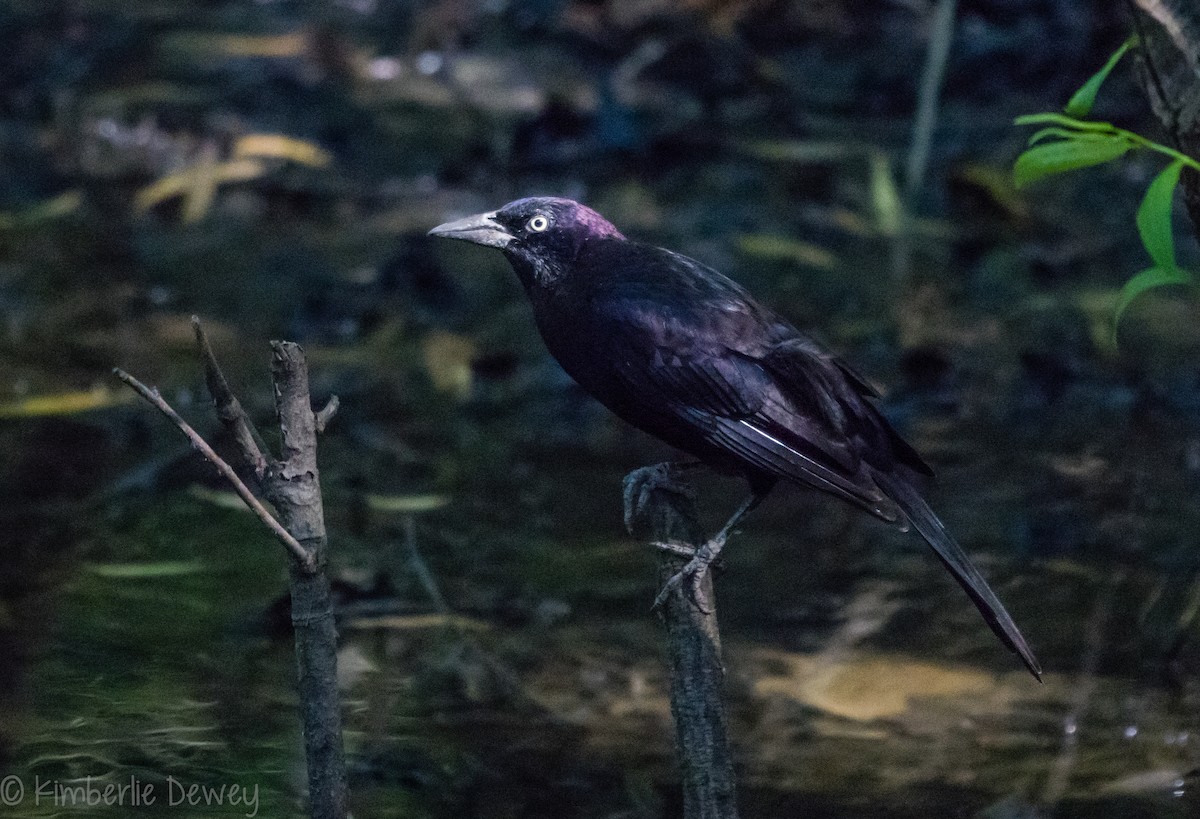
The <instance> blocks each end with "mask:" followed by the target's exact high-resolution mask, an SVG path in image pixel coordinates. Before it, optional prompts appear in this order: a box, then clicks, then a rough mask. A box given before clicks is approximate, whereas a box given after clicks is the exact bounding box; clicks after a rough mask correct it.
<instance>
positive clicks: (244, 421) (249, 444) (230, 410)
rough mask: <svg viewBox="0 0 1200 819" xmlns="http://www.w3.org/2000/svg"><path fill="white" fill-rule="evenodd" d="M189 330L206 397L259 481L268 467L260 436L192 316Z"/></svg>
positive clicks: (198, 322)
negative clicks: (199, 361)
mask: <svg viewBox="0 0 1200 819" xmlns="http://www.w3.org/2000/svg"><path fill="white" fill-rule="evenodd" d="M192 329H194V330H195V332H196V346H198V347H199V348H200V357H201V358H202V359H204V380H205V382H206V383H207V384H208V393H209V395H211V396H212V399H213V407H214V409H215V410H216V413H217V418H219V419H220V420H221V423H222V424H224V425H225V428H226V429H228V430H229V431H230V432H231V433H232V434H233V440H234V441H235V442H236V443H237V445H238V449H240V450H241V451H242V457H243V458H245V459H246V463H248V464H249V465H250V467H251V469H253V470H254V476H255V477H256V478H258V479H259V480H262V477H263V475H265V474H266V472H267V468H268V467H269V466H270V463H269V462H268V460H267V456H266V454H265V453H266V452H267V451H268V450H267V445H266V444H265V443H263V439H262V436H261V435H259V434H258V430H257V429H255V428H254V424H253V423H252V422H251V421H250V418H249V416H247V415H246V410H245V409H243V408H242V404H241V402H240V401H238V400H237V396H235V395H234V394H233V390H232V389H230V387H229V382H228V381H226V380H225V373H223V372H221V366H220V365H219V364H217V357H216V356H215V355H214V354H213V350H212V345H211V344H209V343H208V336H207V335H205V333H204V328H203V327H201V326H200V318H199V317H198V316H192Z"/></svg>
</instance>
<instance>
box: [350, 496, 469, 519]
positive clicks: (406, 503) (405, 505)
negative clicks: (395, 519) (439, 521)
mask: <svg viewBox="0 0 1200 819" xmlns="http://www.w3.org/2000/svg"><path fill="white" fill-rule="evenodd" d="M448 503H450V498H449V497H447V496H446V495H367V508H368V509H374V510H375V511H376V512H391V513H393V514H401V515H415V514H417V513H419V512H432V511H433V510H435V509H441V508H442V507H443V506H446V505H447V504H448Z"/></svg>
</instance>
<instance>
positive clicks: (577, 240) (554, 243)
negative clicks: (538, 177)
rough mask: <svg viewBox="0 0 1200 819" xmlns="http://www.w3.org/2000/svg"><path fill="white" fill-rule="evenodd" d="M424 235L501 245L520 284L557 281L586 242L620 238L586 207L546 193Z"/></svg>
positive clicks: (610, 224) (619, 235) (527, 286)
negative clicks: (519, 278) (518, 277)
mask: <svg viewBox="0 0 1200 819" xmlns="http://www.w3.org/2000/svg"><path fill="white" fill-rule="evenodd" d="M429 235H430V236H443V237H445V238H447V239H462V240H464V241H467V242H473V243H475V244H477V245H486V246H487V247H498V248H500V249H502V250H503V251H504V255H506V256H507V257H508V259H509V261H510V262H512V265H513V267H514V268H515V269H516V271H517V275H519V276H520V277H521V281H522V282H523V283H524V284H525V286H526V288H530V287H533V286H535V285H538V284H541V285H548V284H550V283H551V282H553V281H554V280H556V279H558V278H559V277H560V276H561V275H562V274H563V272H564V271H565V270H566V269H567V268H568V266H569V265H570V263H571V262H573V261H574V260H575V257H576V255H578V253H579V249H580V248H581V247H583V246H584V244H585V243H587V242H588V241H593V240H598V239H624V238H625V237H624V236H622V235H621V232H620V231H619V230H617V229H616V228H615V227H613V226H612V223H610V222H609V221H608V220H607V219H605V218H604V217H603V216H601V215H600V214H598V213H596V211H594V210H592V209H591V208H589V207H586V206H585V205H581V204H579V203H578V202H573V201H571V200H570V199H559V198H556V197H550V196H543V197H531V198H529V199H518V200H516V201H515V202H509V203H508V204H507V205H505V206H504V207H502V208H500V210H495V211H491V212H489V213H481V214H478V215H476V216H469V217H467V218H466V219H459V220H458V221H455V222H447V223H446V224H444V225H438V226H437V227H435V228H434V229H433V230H431V231H429Z"/></svg>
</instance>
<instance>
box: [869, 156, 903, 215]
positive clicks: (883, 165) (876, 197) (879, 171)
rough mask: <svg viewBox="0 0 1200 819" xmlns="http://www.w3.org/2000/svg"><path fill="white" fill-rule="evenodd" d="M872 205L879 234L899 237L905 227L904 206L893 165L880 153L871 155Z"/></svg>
mask: <svg viewBox="0 0 1200 819" xmlns="http://www.w3.org/2000/svg"><path fill="white" fill-rule="evenodd" d="M871 205H872V208H873V210H874V211H875V225H876V227H878V228H879V232H880V233H881V234H882V235H884V236H899V235H900V231H901V229H902V228H903V226H904V204H903V202H902V201H901V199H900V191H899V189H897V188H896V180H895V179H894V178H893V177H892V168H891V164H890V163H889V162H888V158H887V156H886V155H884V154H883V153H880V152H879V151H875V152H873V153H872V154H871Z"/></svg>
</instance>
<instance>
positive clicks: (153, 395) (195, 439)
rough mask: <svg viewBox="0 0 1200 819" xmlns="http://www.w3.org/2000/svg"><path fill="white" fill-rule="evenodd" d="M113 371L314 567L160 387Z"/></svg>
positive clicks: (308, 568)
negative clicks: (166, 399)
mask: <svg viewBox="0 0 1200 819" xmlns="http://www.w3.org/2000/svg"><path fill="white" fill-rule="evenodd" d="M113 375H115V376H116V377H117V378H119V379H121V380H122V381H124V382H125V383H126V384H128V385H129V387H130V388H131V389H133V391H134V392H136V393H137V394H138V395H140V396H142V398H144V399H146V400H147V401H149V402H150V403H151V404H153V405H154V407H155V408H156V409H157V410H158V411H159V412H161V413H162V414H163V415H165V416H167V418H169V419H170V420H171V422H172V423H173V424H175V426H177V427H179V431H180V432H182V433H183V434H184V435H186V436H187V438H188V440H189V441H191V442H192V446H193V447H195V448H196V449H197V450H199V452H200V454H201V455H203V456H204V457H205V458H207V459H208V460H209V462H210V463H212V465H213V466H215V467H216V468H217V471H218V472H220V473H221V474H222V475H223V476H224V477H225V479H226V480H227V481H229V482H230V483H231V484H233V488H234V490H236V491H237V493H238V496H239V497H241V499H242V500H243V501H245V503H246V505H247V506H249V507H250V511H252V512H253V513H254V514H255V515H257V516H258V519H259V520H261V521H262V522H263V523H264V524H266V525H267V528H269V529H270V530H271V532H272V533H274V535H275V537H277V538H278V539H279V541H280V542H281V543H282V544H283V545H284V546H285V547H287V549H288V551H289V552H291V553H292V557H293V558H294V559H295V560H296V561H297V562H298V563H299V564H300V566H301V567H302V568H303V569H304V570H305V571H308V572H311V571H313V569H314V563H313V557H312V555H311V554H309V551H308V550H307V549H305V548H304V547H303V546H302V545H300V541H298V540H296V538H294V537H292V536H291V535H290V534H288V531H287V529H284V528H283V526H282V525H280V523H279V521H277V520H275V518H274V516H272V515H271V513H270V512H268V511H267V508H266V507H265V506H263V505H262V502H261V501H259V499H258V498H256V497H254V493H253V492H251V491H250V489H249V487H247V486H246V484H244V483H242V479H241V478H239V477H238V476H237V473H236V472H234V471H233V467H231V466H230V465H229V464H228V463H226V462H225V460H224V459H223V458H222V457H221V456H220V455H218V454H217V453H216V452H214V451H213V448H212V447H211V446H209V445H208V442H207V441H205V440H204V439H203V438H201V437H200V433H198V432H196V430H194V429H192V427H191V425H190V424H188V422H187V421H185V420H183V418H181V417H180V416H179V413H177V412H176V411H175V410H174V409H172V407H171V405H170V404H168V403H167V402H166V401H165V400H163V397H162V396H161V395H159V393H158V390H152V389H150V388H149V387H147V386H146V385H145V384H143V383H142V382H141V381H138V380H137V379H136V378H134V377H133V376H132V375H130V374H129V373H127V372H125V371H124V370H122V369H121V368H120V367H114V368H113Z"/></svg>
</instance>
